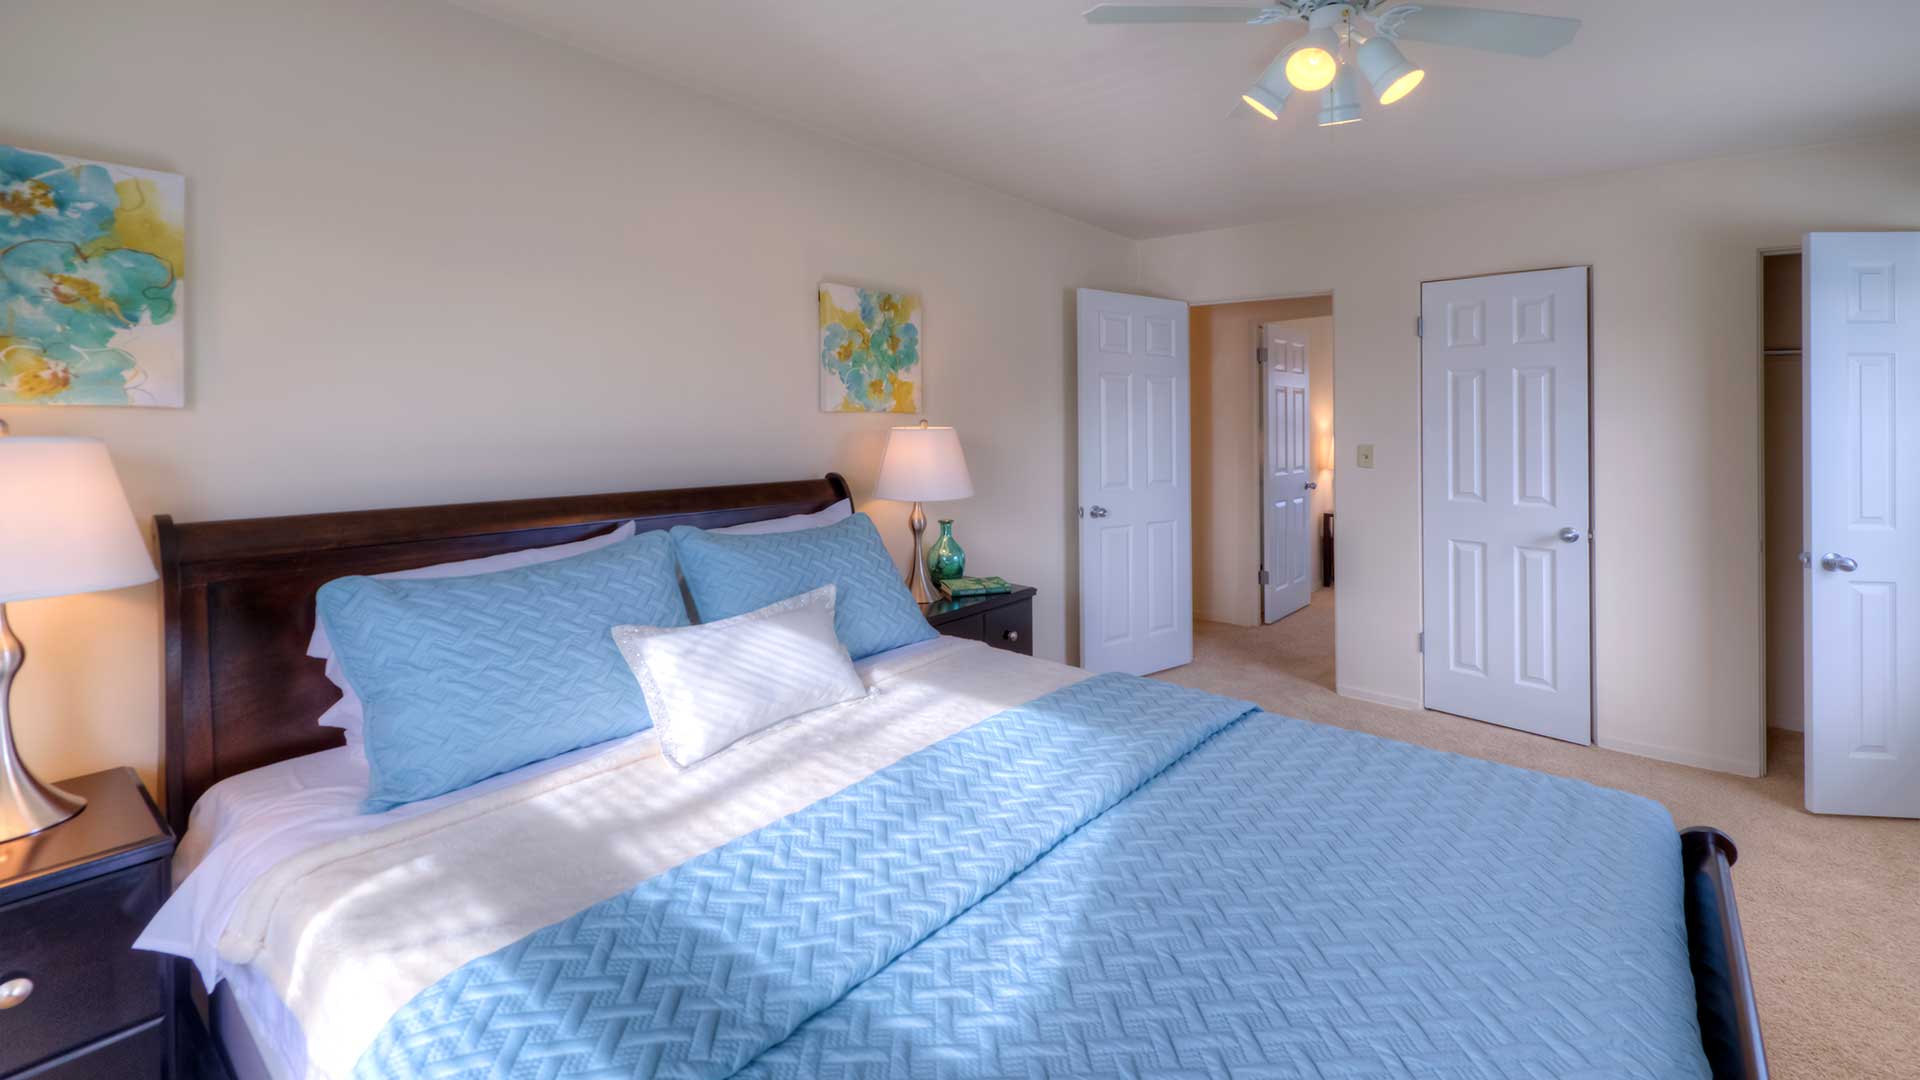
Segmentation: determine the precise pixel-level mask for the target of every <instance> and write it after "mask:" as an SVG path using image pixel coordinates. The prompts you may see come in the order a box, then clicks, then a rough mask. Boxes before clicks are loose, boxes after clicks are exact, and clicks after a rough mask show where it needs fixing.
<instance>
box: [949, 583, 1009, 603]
mask: <svg viewBox="0 0 1920 1080" xmlns="http://www.w3.org/2000/svg"><path fill="white" fill-rule="evenodd" d="M940 591H941V592H943V593H946V594H947V598H948V599H949V600H954V599H958V598H960V597H963V596H992V595H993V594H994V593H1003V592H1012V591H1013V586H1011V585H1009V584H1007V579H1006V578H998V577H956V578H948V579H947V580H945V581H943V582H941V583H940Z"/></svg>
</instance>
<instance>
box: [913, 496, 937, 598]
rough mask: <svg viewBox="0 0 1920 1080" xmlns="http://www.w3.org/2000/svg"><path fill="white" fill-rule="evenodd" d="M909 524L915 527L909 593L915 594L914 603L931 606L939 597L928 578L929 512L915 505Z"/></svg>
mask: <svg viewBox="0 0 1920 1080" xmlns="http://www.w3.org/2000/svg"><path fill="white" fill-rule="evenodd" d="M907 524H908V525H911V526H912V527H913V556H912V562H913V565H911V566H909V567H908V568H907V591H908V592H911V593H912V594H913V602H914V603H916V604H931V603H933V602H934V600H936V599H938V597H936V596H934V594H933V581H932V579H930V578H928V577H927V545H926V535H927V512H926V511H925V510H922V509H921V508H920V504H919V503H914V504H913V513H911V514H909V515H907Z"/></svg>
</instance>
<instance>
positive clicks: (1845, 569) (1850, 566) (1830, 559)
mask: <svg viewBox="0 0 1920 1080" xmlns="http://www.w3.org/2000/svg"><path fill="white" fill-rule="evenodd" d="M1820 569H1822V570H1838V571H1840V572H1841V573H1843V574H1851V573H1853V572H1854V571H1855V570H1858V569H1860V564H1859V563H1858V562H1855V561H1854V560H1853V559H1850V558H1848V557H1847V556H1845V555H1842V554H1840V553H1839V552H1837V551H1829V552H1827V553H1826V554H1825V555H1822V556H1820Z"/></svg>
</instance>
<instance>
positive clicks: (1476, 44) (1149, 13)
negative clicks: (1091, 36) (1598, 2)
mask: <svg viewBox="0 0 1920 1080" xmlns="http://www.w3.org/2000/svg"><path fill="white" fill-rule="evenodd" d="M1086 20H1087V21H1088V22H1089V23H1094V24H1114V23H1245V24H1246V25H1249V26H1275V25H1279V24H1282V23H1304V24H1305V25H1306V28H1307V32H1306V33H1305V34H1304V35H1302V36H1301V37H1299V38H1297V39H1295V40H1294V41H1293V42H1291V43H1289V44H1288V45H1287V47H1286V48H1285V49H1282V50H1281V51H1280V55H1279V56H1277V57H1275V58H1274V60H1273V63H1271V64H1268V65H1267V70H1266V71H1264V72H1262V73H1261V75H1260V77H1259V78H1258V79H1256V80H1254V83H1253V85H1252V86H1250V87H1248V88H1247V91H1246V93H1244V94H1242V95H1240V100H1242V101H1244V102H1246V104H1247V106H1248V107H1249V108H1251V109H1252V110H1253V111H1254V112H1257V113H1259V114H1260V115H1261V116H1264V117H1266V118H1267V119H1269V120H1278V119H1279V118H1280V110H1282V109H1283V108H1285V107H1286V104H1287V99H1288V98H1289V97H1291V96H1292V95H1293V92H1294V91H1296V90H1304V91H1309V92H1311V91H1316V90H1317V91H1323V93H1322V96H1321V99H1320V115H1319V122H1320V126H1321V127H1334V126H1336V125H1339V124H1351V123H1353V122H1355V121H1357V120H1359V119H1360V101H1361V92H1360V80H1361V79H1362V78H1364V79H1366V81H1367V84H1368V85H1369V86H1371V87H1372V88H1373V96H1374V100H1376V101H1378V102H1379V103H1380V104H1382V105H1391V104H1393V103H1394V102H1396V101H1399V100H1400V99H1401V98H1404V97H1406V96H1407V95H1408V94H1410V93H1412V92H1413V90H1414V88H1415V87H1417V86H1419V85H1420V82H1421V80H1423V79H1425V78H1426V76H1427V72H1426V69H1425V68H1423V67H1421V66H1419V65H1418V64H1415V63H1414V62H1413V61H1411V60H1408V59H1407V58H1406V55H1405V54H1403V53H1402V52H1401V51H1400V47H1399V45H1398V44H1396V43H1397V42H1399V41H1425V42H1431V43H1433V44H1435V45H1457V46H1459V47H1461V48H1465V49H1482V50H1485V51H1487V52H1498V53H1510V54H1512V55H1515V56H1545V55H1547V54H1548V53H1550V52H1552V51H1554V50H1555V49H1558V48H1560V47H1561V46H1563V45H1565V44H1567V43H1568V42H1570V41H1572V40H1573V35H1574V34H1575V33H1576V32H1578V31H1579V29H1580V20H1579V19H1563V18H1560V17H1558V16H1553V15H1526V14H1522V13H1520V12H1516V11H1488V10H1486V9H1484V8H1465V7H1448V6H1442V5H1439V4H1420V3H1394V2H1393V0H1282V2H1280V3H1275V4H1268V5H1265V6H1262V7H1241V6H1224V5H1219V4H1100V5H1097V6H1095V7H1094V8H1092V9H1091V10H1089V11H1088V12H1087V13H1086ZM1356 22H1364V23H1366V24H1367V25H1369V26H1371V27H1372V31H1371V33H1368V32H1364V31H1362V30H1360V29H1358V28H1356V27H1355V25H1354V24H1355V23H1356Z"/></svg>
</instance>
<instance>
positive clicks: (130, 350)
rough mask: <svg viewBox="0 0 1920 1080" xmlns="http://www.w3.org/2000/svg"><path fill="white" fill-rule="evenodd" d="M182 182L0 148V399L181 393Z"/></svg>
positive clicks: (74, 400) (65, 401) (105, 399)
mask: <svg viewBox="0 0 1920 1080" xmlns="http://www.w3.org/2000/svg"><path fill="white" fill-rule="evenodd" d="M186 211H187V181H186V178H185V177H181V176H176V175H174V174H172V173H160V172H150V171H148V170H146V169H134V168H128V167H126V166H121V165H104V164H101V163H99V162H95V161H83V160H80V159H77V158H69V157H61V156H59V155H56V154H43V153H37V152H35V151H32V150H22V149H20V148H19V147H15V146H5V145H0V405H170V406H178V405H182V404H185V400H186V340H185V334H184V333H183V332H182V329H181V327H182V324H183V323H184V321H185V317H184V315H183V312H182V305H183V304H184V303H185V300H186V282H185V279H184V277H183V273H184V270H185V264H184V256H185V250H186Z"/></svg>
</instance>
